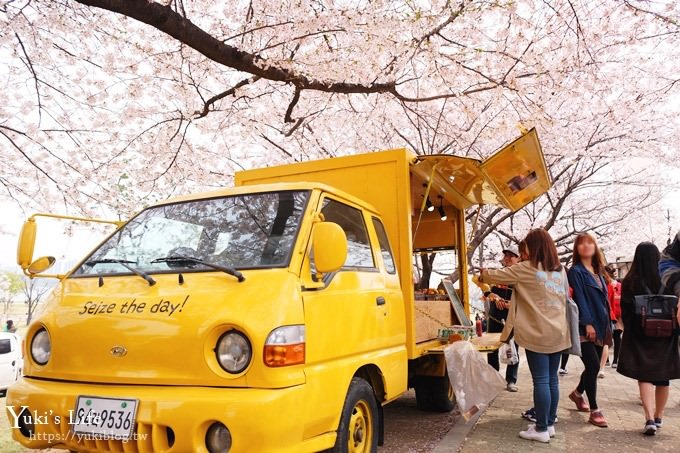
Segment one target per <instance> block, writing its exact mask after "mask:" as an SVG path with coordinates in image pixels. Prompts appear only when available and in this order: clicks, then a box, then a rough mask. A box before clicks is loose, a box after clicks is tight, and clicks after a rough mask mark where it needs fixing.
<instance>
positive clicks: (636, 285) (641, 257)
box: [622, 242, 661, 293]
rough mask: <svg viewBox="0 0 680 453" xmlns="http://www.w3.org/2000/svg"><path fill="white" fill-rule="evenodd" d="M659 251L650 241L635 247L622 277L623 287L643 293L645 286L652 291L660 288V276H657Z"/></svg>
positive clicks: (654, 291)
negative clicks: (632, 256)
mask: <svg viewBox="0 0 680 453" xmlns="http://www.w3.org/2000/svg"><path fill="white" fill-rule="evenodd" d="M660 258H661V253H660V252H659V249H658V248H657V247H656V245H654V244H652V243H651V242H642V243H640V244H638V246H637V247H636V248H635V257H634V258H633V264H632V265H631V266H630V270H629V271H628V274H626V278H624V279H623V285H622V287H623V288H626V289H627V290H629V291H632V292H633V293H644V292H645V286H646V287H647V288H649V290H650V291H652V292H653V293H658V292H659V290H660V289H661V277H659V259H660Z"/></svg>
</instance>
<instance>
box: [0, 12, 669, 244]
mask: <svg viewBox="0 0 680 453" xmlns="http://www.w3.org/2000/svg"><path fill="white" fill-rule="evenodd" d="M0 20H2V23H3V27H2V29H1V30H0V52H1V53H2V55H3V59H2V63H0V68H2V69H1V70H0V80H2V83H3V90H1V91H0V100H1V101H2V102H0V142H2V143H3V145H2V148H0V149H2V153H3V157H4V158H3V159H0V188H1V189H2V197H3V198H4V199H13V200H15V201H16V202H17V203H20V204H23V205H26V206H29V207H31V208H32V209H37V208H45V207H49V208H51V209H52V210H60V211H62V212H76V213H85V214H97V215H101V214H109V213H111V212H115V213H119V214H121V215H123V216H127V215H130V214H131V213H132V212H134V211H137V210H139V208H140V207H141V206H143V205H146V204H149V203H151V202H153V201H155V200H158V199H163V198H166V197H168V196H170V195H172V194H174V193H181V192H189V191H197V190H202V189H206V188H210V187H216V186H225V185H229V184H230V183H231V177H232V175H233V172H234V171H235V170H238V169H239V168H250V167H253V166H262V165H271V164H275V163H278V162H287V161H300V160H308V159H313V158H319V157H333V156H337V155H342V154H347V153H353V152H359V151H370V150H375V149H384V148H394V147H402V146H406V147H409V148H411V149H413V150H414V151H416V152H418V153H455V154H458V155H465V156H470V157H476V158H483V157H485V156H488V155H489V154H490V153H491V152H492V151H493V150H495V149H497V148H499V147H500V146H502V145H503V144H504V143H506V142H507V141H508V140H510V139H511V138H513V137H514V136H516V135H517V125H523V126H525V127H529V126H536V127H537V128H538V130H539V133H540V136H541V139H542V143H543V146H544V151H545V153H546V155H547V156H548V161H549V162H548V163H549V165H550V169H551V172H552V174H553V178H554V179H555V188H554V189H553V190H552V191H551V193H550V195H549V196H546V197H544V198H542V199H540V200H539V201H537V202H536V203H534V204H532V205H531V206H529V207H527V208H526V209H524V210H522V211H521V212H520V213H519V214H516V215H514V216H511V215H510V214H509V213H507V212H504V211H498V210H495V209H493V208H484V209H483V211H482V213H481V214H480V217H479V219H480V223H479V224H478V225H476V226H475V227H474V228H475V229H474V234H473V235H472V237H471V242H472V245H473V246H472V247H471V251H472V253H474V251H475V249H476V247H477V246H478V245H479V244H481V243H482V241H484V240H485V239H487V238H489V237H491V236H492V235H499V237H500V238H502V239H503V240H506V241H514V240H516V239H517V238H519V237H520V235H521V231H524V230H525V229H526V228H528V227H531V226H548V227H550V228H551V231H552V232H554V234H555V235H556V236H557V237H558V242H559V243H560V245H561V246H566V245H567V244H568V242H569V241H570V239H571V237H572V236H573V234H574V233H575V232H577V231H581V230H586V229H592V230H594V231H596V232H599V233H598V234H602V235H603V236H608V235H610V234H611V232H612V231H614V230H616V231H622V230H625V228H629V227H630V225H632V224H633V223H634V222H635V220H634V219H632V218H631V215H629V214H630V213H631V212H632V211H631V210H632V209H633V208H635V207H636V206H650V208H649V209H653V206H654V205H655V203H656V201H658V199H659V198H660V196H661V195H662V194H663V190H667V189H668V187H669V186H668V184H667V183H666V182H664V181H663V178H662V177H661V176H660V175H659V174H658V171H656V170H658V169H659V167H661V166H672V165H676V166H677V154H676V151H675V149H674V145H675V143H677V142H678V133H677V131H678V124H677V118H678V115H677V113H678V112H677V109H678V106H677V105H678V103H677V102H674V99H675V97H676V96H677V95H678V88H679V85H680V84H678V83H677V82H678V80H680V78H679V77H678V74H680V70H679V69H680V68H679V67H678V65H679V64H680V58H679V57H680V55H679V53H680V46H679V45H678V44H680V40H679V39H678V38H679V37H680V33H679V32H680V25H679V24H680V22H679V20H680V6H679V5H677V4H675V3H674V2H654V1H651V0H650V1H645V0H635V1H634V0H625V1H618V0H597V1H586V0H558V1H551V2H546V1H541V0H513V1H511V0H500V1H498V0H497V1H485V0H477V1H472V0H470V1H465V0H461V1H443V0H434V1H431V2H425V1H419V0H416V1H385V0H382V1H371V2H368V1H365V2H357V3H352V4H351V5H350V4H348V3H346V2H340V1H324V0H303V1H299V2H293V3H290V2H268V1H256V0H246V1H236V2H214V1H213V2H208V1H198V0H197V1H194V2H184V1H183V0H170V1H162V2H154V1H147V0H80V1H76V0H57V1H47V0H30V1H29V0H0ZM650 160H653V162H654V165H653V166H652V168H649V169H647V170H646V171H645V172H643V173H639V172H638V170H635V168H639V167H640V166H641V164H640V163H641V162H642V163H643V164H644V163H645V162H649V161H650ZM612 181H614V182H615V183H616V184H615V185H611V182H612ZM607 184H609V185H610V187H609V188H606V187H605V185H607ZM613 187H616V193H615V194H612V190H610V189H612V188H613ZM603 199H604V200H606V201H604V203H605V204H606V206H605V205H602V204H601V203H598V202H596V201H598V200H599V201H600V202H602V200H603ZM471 218H472V216H471ZM626 222H633V223H631V224H630V225H629V226H626ZM471 257H472V255H471Z"/></svg>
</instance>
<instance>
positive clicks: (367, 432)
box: [330, 377, 378, 453]
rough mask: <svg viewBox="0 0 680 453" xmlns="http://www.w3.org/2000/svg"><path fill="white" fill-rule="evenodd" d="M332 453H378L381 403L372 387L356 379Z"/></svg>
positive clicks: (348, 397) (343, 409)
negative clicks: (379, 406) (379, 403)
mask: <svg viewBox="0 0 680 453" xmlns="http://www.w3.org/2000/svg"><path fill="white" fill-rule="evenodd" d="M330 451H331V452H333V453H375V452H377V451H378V403H377V402H376V400H375V395H374V394H373V389H372V388H371V385H370V384H369V383H368V382H366V381H365V380H363V379H361V378H358V377H355V378H352V383H351V384H350V386H349V390H348V391H347V397H346V398H345V405H344V407H343V408H342V415H341V417H340V426H339V427H338V437H337V438H336V440H335V446H334V447H333V449H331V450H330Z"/></svg>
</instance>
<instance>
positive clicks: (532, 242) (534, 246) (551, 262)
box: [524, 228, 562, 272]
mask: <svg viewBox="0 0 680 453" xmlns="http://www.w3.org/2000/svg"><path fill="white" fill-rule="evenodd" d="M524 242H525V244H526V248H527V249H528V252H529V261H531V265H532V266H534V267H536V268H537V267H538V265H539V264H540V265H541V266H543V270H545V271H551V272H552V271H559V270H562V264H561V263H560V258H559V256H558V254H557V247H555V241H553V238H552V237H551V236H550V234H549V233H548V232H547V231H545V230H544V229H543V228H537V229H535V230H531V231H529V234H527V237H526V238H525V239H524Z"/></svg>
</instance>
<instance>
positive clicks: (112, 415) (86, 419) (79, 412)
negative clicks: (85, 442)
mask: <svg viewBox="0 0 680 453" xmlns="http://www.w3.org/2000/svg"><path fill="white" fill-rule="evenodd" d="M136 415H137V400H135V399H123V398H98V397H95V396H79V397H78V401H77V402H76V411H75V414H74V419H75V420H74V421H73V427H72V428H73V431H74V432H75V433H77V434H96V435H100V436H104V437H111V438H113V439H127V438H129V437H130V436H131V435H132V432H133V431H134V429H135V417H136Z"/></svg>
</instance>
